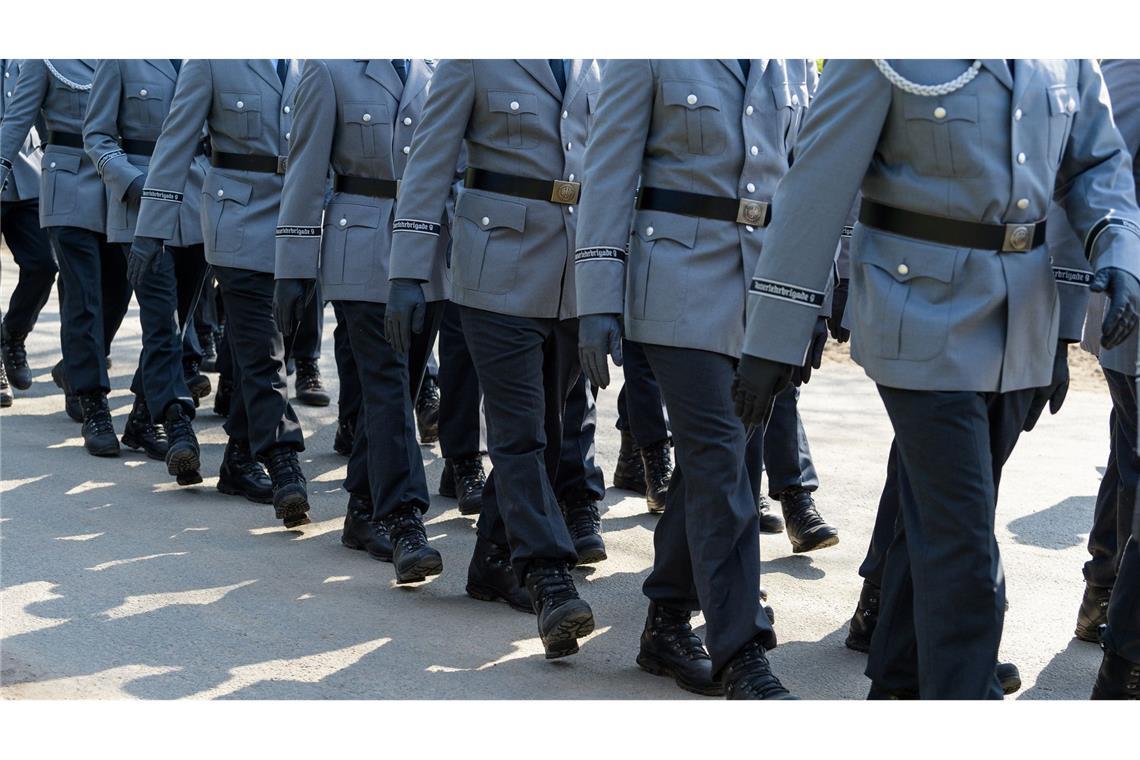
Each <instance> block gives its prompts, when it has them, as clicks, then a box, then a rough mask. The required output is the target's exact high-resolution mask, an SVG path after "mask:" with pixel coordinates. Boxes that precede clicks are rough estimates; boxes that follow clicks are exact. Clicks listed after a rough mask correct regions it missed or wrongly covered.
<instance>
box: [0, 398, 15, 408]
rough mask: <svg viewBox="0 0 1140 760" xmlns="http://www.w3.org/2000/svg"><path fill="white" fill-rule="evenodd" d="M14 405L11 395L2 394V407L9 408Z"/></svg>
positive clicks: (0, 405)
mask: <svg viewBox="0 0 1140 760" xmlns="http://www.w3.org/2000/svg"><path fill="white" fill-rule="evenodd" d="M11 405H12V397H11V396H0V408H2V409H7V408H8V407H10V406H11Z"/></svg>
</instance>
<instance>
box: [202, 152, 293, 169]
mask: <svg viewBox="0 0 1140 760" xmlns="http://www.w3.org/2000/svg"><path fill="white" fill-rule="evenodd" d="M210 163H211V164H212V165H213V166H216V167H217V168H219V169H235V170H237V171H239V172H263V173H265V174H284V173H285V166H286V164H288V163H289V157H288V156H266V155H264V154H259V153H226V152H225V151H221V150H215V151H213V152H212V153H211V154H210Z"/></svg>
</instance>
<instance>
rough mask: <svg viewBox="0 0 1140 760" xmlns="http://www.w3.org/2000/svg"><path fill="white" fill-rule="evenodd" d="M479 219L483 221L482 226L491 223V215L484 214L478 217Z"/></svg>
mask: <svg viewBox="0 0 1140 760" xmlns="http://www.w3.org/2000/svg"><path fill="white" fill-rule="evenodd" d="M479 221H480V222H482V223H483V226H484V227H486V226H487V225H488V224H490V223H491V217H489V216H485V217H483V218H482V219H480V220H479Z"/></svg>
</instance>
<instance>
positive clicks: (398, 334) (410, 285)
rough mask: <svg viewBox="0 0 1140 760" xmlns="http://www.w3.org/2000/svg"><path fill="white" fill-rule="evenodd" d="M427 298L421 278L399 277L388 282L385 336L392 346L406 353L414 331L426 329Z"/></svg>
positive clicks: (410, 345) (409, 347) (410, 344)
mask: <svg viewBox="0 0 1140 760" xmlns="http://www.w3.org/2000/svg"><path fill="white" fill-rule="evenodd" d="M426 316H427V299H425V298H424V289H423V286H422V285H420V282H419V280H409V279H397V280H392V281H391V282H390V283H388V306H387V308H386V309H385V311H384V337H385V338H386V339H387V341H388V342H389V343H391V344H392V348H394V349H396V350H397V351H399V352H400V353H402V354H406V353H407V352H408V351H409V350H410V349H411V347H412V333H420V332H423V330H424V318H425V317H426Z"/></svg>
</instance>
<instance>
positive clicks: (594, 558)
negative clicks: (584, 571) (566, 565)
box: [575, 546, 606, 565]
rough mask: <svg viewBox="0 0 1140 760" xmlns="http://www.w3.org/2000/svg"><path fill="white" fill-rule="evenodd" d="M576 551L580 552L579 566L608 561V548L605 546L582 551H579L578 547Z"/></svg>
mask: <svg viewBox="0 0 1140 760" xmlns="http://www.w3.org/2000/svg"><path fill="white" fill-rule="evenodd" d="M575 551H577V552H578V564H579V565H596V564H597V563H599V562H603V561H605V559H606V547H604V546H600V547H592V548H588V549H582V550H578V549H577V547H575Z"/></svg>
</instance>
